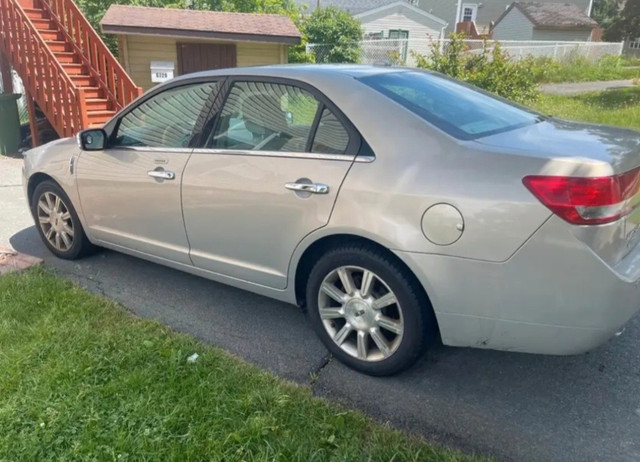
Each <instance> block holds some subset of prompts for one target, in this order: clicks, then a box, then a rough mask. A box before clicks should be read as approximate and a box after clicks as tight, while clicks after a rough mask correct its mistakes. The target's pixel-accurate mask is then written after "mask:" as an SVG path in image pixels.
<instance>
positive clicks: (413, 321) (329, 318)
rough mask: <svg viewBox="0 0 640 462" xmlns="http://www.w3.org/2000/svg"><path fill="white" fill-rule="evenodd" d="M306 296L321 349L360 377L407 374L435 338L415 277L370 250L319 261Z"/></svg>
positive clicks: (356, 248)
mask: <svg viewBox="0 0 640 462" xmlns="http://www.w3.org/2000/svg"><path fill="white" fill-rule="evenodd" d="M371 274H373V277H370V275H371ZM365 281H366V282H365ZM367 282H370V283H369V284H367ZM349 286H350V287H349ZM336 289H337V290H336ZM389 294H390V295H389ZM306 297H307V298H306V300H307V307H308V309H307V313H308V316H309V319H310V321H311V324H312V326H313V328H314V330H315V331H316V333H317V334H318V336H319V337H320V339H321V340H322V341H323V343H324V344H325V346H326V347H327V348H328V349H329V351H330V352H331V353H332V354H333V356H335V357H336V358H337V359H339V360H340V361H341V362H343V363H344V364H346V365H347V366H349V367H351V368H353V369H356V370H358V371H360V372H364V373H365V374H369V375H374V376H384V375H392V374H396V373H398V372H401V371H403V370H405V369H408V368H409V367H411V366H412V365H413V364H414V363H415V362H416V361H417V360H418V359H419V358H420V357H421V356H422V354H423V353H424V351H425V349H426V347H427V346H428V345H429V343H430V342H431V341H432V340H435V339H436V338H437V331H438V330H437V323H436V320H435V316H434V314H433V309H432V308H431V304H430V303H429V299H428V298H427V296H426V294H425V293H424V291H423V290H422V288H421V287H420V286H419V285H418V282H417V281H416V280H415V277H414V276H413V275H412V274H411V273H410V272H409V271H408V270H407V269H406V268H405V267H404V266H403V265H401V264H400V263H399V262H397V261H396V260H394V259H392V258H390V257H389V256H388V255H387V254H386V253H385V252H383V251H381V250H378V249H375V248H373V247H372V246H367V245H345V246H344V247H340V248H335V249H333V250H331V251H329V252H327V253H326V254H324V255H323V256H322V257H320V259H319V260H318V261H317V263H316V264H315V266H314V267H313V269H312V270H311V273H310V275H309V279H308V282H307V291H306Z"/></svg>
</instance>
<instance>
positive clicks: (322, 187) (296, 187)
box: [284, 183, 329, 194]
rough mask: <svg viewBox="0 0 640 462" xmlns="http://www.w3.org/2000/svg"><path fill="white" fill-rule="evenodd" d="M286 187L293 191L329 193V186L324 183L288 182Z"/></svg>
mask: <svg viewBox="0 0 640 462" xmlns="http://www.w3.org/2000/svg"><path fill="white" fill-rule="evenodd" d="M284 187H285V188H287V189H290V190H291V191H301V192H308V193H311V194H329V186H327V185H326V184H322V183H311V184H307V183H287V184H286V185H284Z"/></svg>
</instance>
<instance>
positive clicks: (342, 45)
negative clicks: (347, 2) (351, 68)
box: [301, 6, 362, 63]
mask: <svg viewBox="0 0 640 462" xmlns="http://www.w3.org/2000/svg"><path fill="white" fill-rule="evenodd" d="M301 26H302V28H301V30H302V33H303V35H305V37H306V39H307V40H308V43H314V44H319V47H318V48H316V49H314V54H315V62H317V63H357V62H358V61H359V60H360V53H361V50H360V41H361V40H362V25H361V24H360V21H358V20H357V19H355V18H354V17H353V16H351V15H350V14H349V13H347V12H346V11H344V10H341V9H340V8H337V7H335V6H328V7H326V8H316V9H315V10H314V11H313V13H312V14H311V16H309V17H308V18H306V19H305V20H304V21H303V22H302V24H301Z"/></svg>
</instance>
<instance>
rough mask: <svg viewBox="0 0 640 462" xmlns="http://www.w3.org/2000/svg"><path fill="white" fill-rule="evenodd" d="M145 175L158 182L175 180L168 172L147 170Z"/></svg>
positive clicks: (174, 175)
mask: <svg viewBox="0 0 640 462" xmlns="http://www.w3.org/2000/svg"><path fill="white" fill-rule="evenodd" d="M147 175H149V176H150V177H152V178H158V179H160V180H175V178H176V174H175V173H174V172H172V171H170V170H149V171H148V172H147Z"/></svg>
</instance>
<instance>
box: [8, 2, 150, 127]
mask: <svg viewBox="0 0 640 462" xmlns="http://www.w3.org/2000/svg"><path fill="white" fill-rule="evenodd" d="M0 55H2V56H0V59H5V60H7V61H8V62H9V63H10V65H11V66H12V67H13V68H14V69H15V70H16V71H17V73H18V75H19V76H20V78H21V79H22V82H23V84H24V87H25V91H26V92H27V100H28V102H31V103H32V102H36V103H37V104H38V106H39V107H40V109H41V110H42V112H43V113H44V114H45V116H46V117H47V119H48V120H49V122H50V123H51V125H52V126H53V128H54V129H55V130H56V132H57V133H58V135H59V136H61V137H68V136H73V135H74V134H76V133H77V132H78V131H80V130H82V129H85V128H90V127H98V126H101V125H103V124H104V123H105V122H107V121H108V120H109V119H110V118H111V117H113V115H114V114H115V113H116V112H117V111H118V110H120V109H121V108H122V107H124V106H125V105H127V104H129V103H130V102H131V101H133V100H134V99H135V98H137V97H138V96H140V95H141V94H142V89H141V88H139V87H137V86H136V85H135V83H134V82H133V80H131V78H130V77H129V75H128V74H127V73H126V72H125V70H124V69H123V68H122V66H121V65H120V63H118V61H117V60H116V58H115V57H114V56H113V55H112V54H111V52H110V51H109V49H108V48H107V47H106V45H105V44H104V42H103V41H102V40H101V39H100V37H99V36H98V34H97V33H96V31H95V30H94V29H93V28H92V27H91V25H90V24H89V22H88V21H87V19H86V18H85V17H84V16H83V14H82V13H81V12H80V10H79V9H78V7H77V6H76V4H75V3H74V2H73V0H0ZM30 113H33V111H30ZM32 117H33V116H32ZM32 123H33V121H32ZM32 127H33V124H32Z"/></svg>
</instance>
